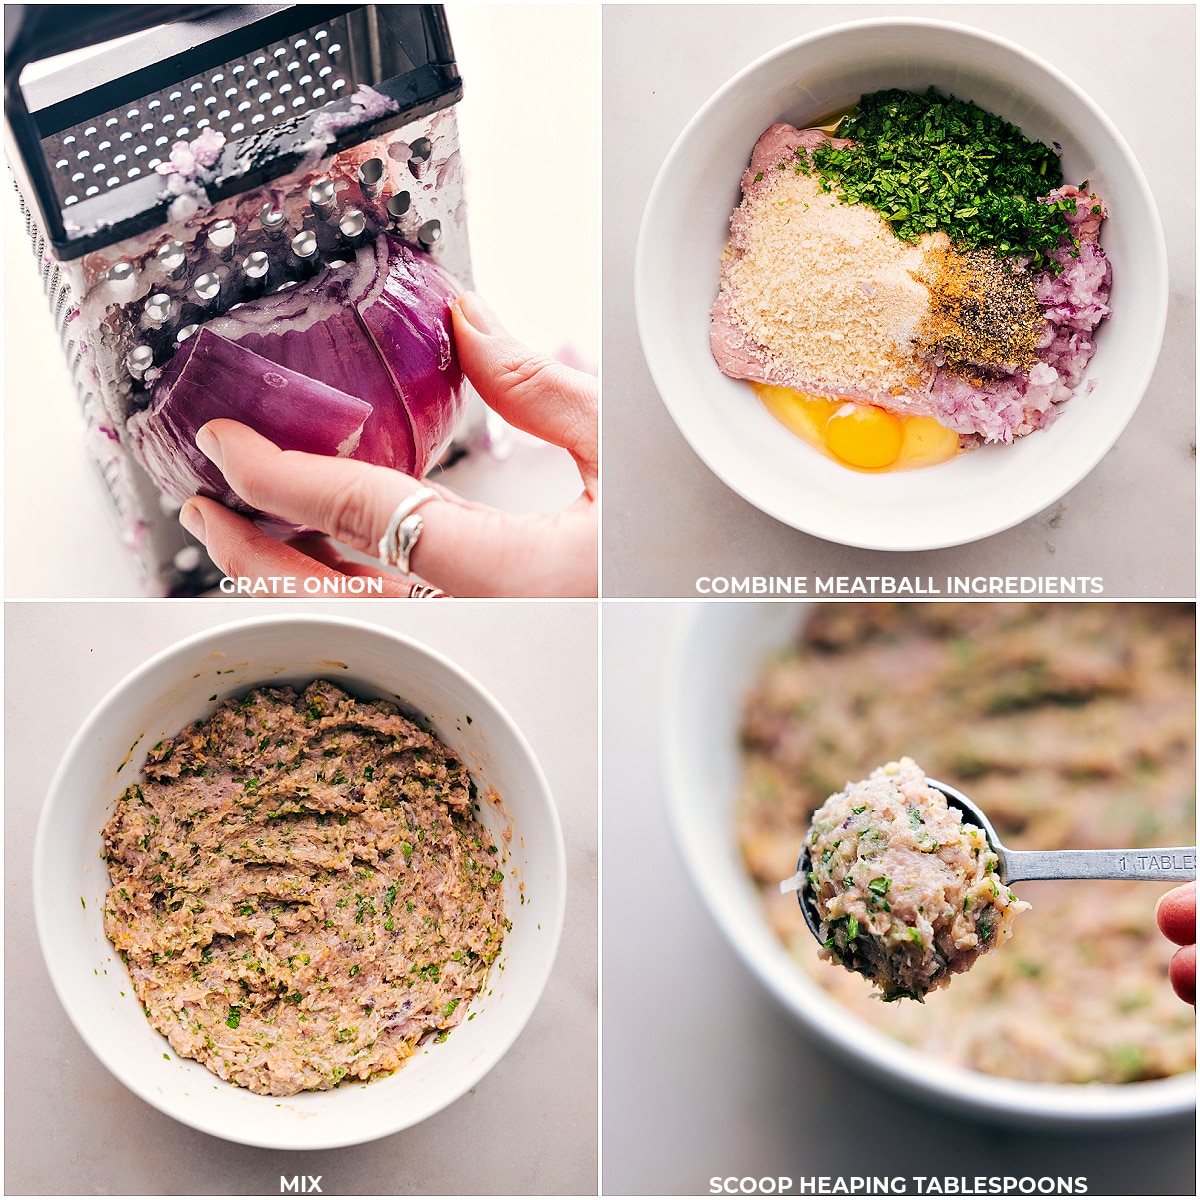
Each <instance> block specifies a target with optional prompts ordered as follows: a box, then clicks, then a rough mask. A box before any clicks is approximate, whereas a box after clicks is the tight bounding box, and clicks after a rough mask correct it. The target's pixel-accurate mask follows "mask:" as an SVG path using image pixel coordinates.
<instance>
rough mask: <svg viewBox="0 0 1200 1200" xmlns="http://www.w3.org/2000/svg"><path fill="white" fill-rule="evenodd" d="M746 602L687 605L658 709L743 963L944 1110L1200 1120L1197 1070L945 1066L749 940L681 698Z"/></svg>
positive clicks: (696, 845) (1044, 1119) (692, 850)
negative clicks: (729, 610) (1066, 1077)
mask: <svg viewBox="0 0 1200 1200" xmlns="http://www.w3.org/2000/svg"><path fill="white" fill-rule="evenodd" d="M746 603H748V602H746V601H736V600H714V601H706V602H705V603H704V604H697V603H693V604H691V605H689V608H690V609H691V611H689V612H686V613H685V614H684V615H683V618H682V619H681V620H680V621H679V622H678V623H677V624H676V625H675V627H674V628H673V629H672V630H671V633H670V642H669V644H668V646H667V655H666V669H665V673H664V686H663V688H662V690H661V692H660V712H659V719H660V722H661V724H660V729H661V730H662V734H663V737H662V740H663V744H664V752H663V757H662V768H661V769H662V775H663V781H664V785H665V786H664V789H663V790H664V795H665V804H666V808H667V816H668V821H669V824H670V826H671V829H672V832H673V833H674V835H675V838H676V841H677V843H678V845H679V848H680V852H681V856H682V858H683V860H684V862H685V864H686V865H687V870H688V874H689V875H690V876H691V879H692V883H693V884H694V886H695V888H696V890H697V892H699V894H700V897H701V899H702V900H703V901H704V905H705V907H706V908H707V909H708V911H709V914H710V915H711V916H712V918H713V920H714V921H715V922H716V924H717V926H718V928H719V929H720V930H721V932H722V934H723V935H724V937H725V939H726V941H728V942H729V944H730V945H731V946H732V947H733V949H734V951H735V953H737V955H738V957H739V958H741V960H742V962H743V963H744V964H745V965H746V966H747V967H748V968H749V969H750V971H751V972H752V973H753V974H754V975H755V976H756V977H757V978H758V979H759V980H760V981H761V982H762V983H763V984H765V985H766V987H767V989H768V990H769V991H770V992H771V993H772V995H774V996H775V998H776V999H777V1000H778V1001H779V1002H780V1003H781V1004H782V1005H783V1006H784V1007H785V1008H787V1009H788V1010H789V1011H790V1012H791V1013H792V1015H793V1016H794V1017H795V1018H796V1019H797V1020H798V1021H799V1022H800V1023H801V1025H803V1026H804V1027H805V1028H806V1029H807V1030H808V1031H809V1032H810V1033H811V1034H813V1035H815V1036H816V1037H817V1038H819V1039H822V1040H824V1041H827V1042H830V1043H832V1045H833V1046H834V1048H835V1049H836V1050H837V1051H838V1052H839V1053H840V1054H842V1055H844V1056H845V1057H846V1058H848V1059H850V1060H851V1061H853V1062H854V1063H855V1064H856V1065H857V1066H858V1067H859V1068H860V1069H863V1070H865V1071H867V1072H868V1073H869V1074H871V1075H873V1076H875V1077H877V1078H880V1079H883V1080H885V1081H886V1082H887V1083H889V1084H890V1085H891V1086H892V1087H893V1088H897V1087H899V1088H908V1089H912V1090H914V1091H916V1092H918V1093H921V1094H923V1095H924V1096H925V1097H926V1098H927V1099H929V1100H931V1101H933V1102H935V1103H937V1104H939V1105H941V1106H942V1107H953V1108H954V1109H956V1110H957V1111H958V1112H960V1113H973V1114H975V1115H977V1116H980V1117H983V1118H986V1119H989V1120H993V1121H998V1122H1001V1123H1012V1124H1017V1125H1031V1124H1034V1123H1036V1124H1038V1125H1053V1126H1058V1127H1069V1126H1075V1127H1094V1128H1098V1127H1104V1126H1108V1125H1112V1124H1115V1123H1118V1122H1128V1121H1138V1122H1144V1121H1161V1120H1164V1119H1171V1118H1181V1117H1185V1116H1187V1115H1188V1114H1190V1113H1193V1112H1194V1111H1195V1107H1196V1075H1195V1072H1191V1073H1188V1074H1185V1075H1174V1076H1171V1077H1170V1078H1168V1079H1155V1080H1150V1081H1146V1082H1142V1083H1131V1084H1096V1083H1091V1084H1061V1083H1035V1082H1032V1081H1028V1080H1016V1079H1005V1078H1002V1077H1000V1076H996V1075H985V1074H983V1073H982V1072H977V1071H971V1070H968V1069H966V1068H965V1067H957V1066H952V1065H950V1064H948V1063H943V1062H940V1061H938V1060H937V1059H935V1058H933V1057H932V1056H930V1055H925V1054H922V1053H921V1052H920V1051H917V1050H914V1049H912V1048H910V1047H908V1046H905V1045H904V1044H903V1043H901V1042H898V1041H895V1040H893V1039H892V1038H890V1037H888V1036H887V1035H886V1034H883V1033H881V1032H880V1031H879V1030H877V1029H875V1028H874V1027H872V1026H870V1025H868V1024H867V1023H866V1022H865V1021H862V1020H861V1019H860V1018H858V1017H856V1016H855V1015H854V1014H853V1013H851V1012H850V1011H849V1010H848V1009H846V1008H844V1007H843V1006H842V1005H840V1004H839V1003H838V1002H837V1001H836V1000H834V999H833V998H832V997H830V996H828V995H827V994H826V993H825V992H823V991H822V990H821V988H820V986H819V985H818V984H816V983H815V982H813V981H812V980H810V979H809V978H808V976H806V975H805V974H804V972H803V969H802V968H801V967H800V965H799V964H798V963H796V962H794V961H793V960H792V959H791V958H790V956H789V955H788V953H787V950H786V949H785V948H784V946H783V945H782V943H780V942H779V941H778V939H776V938H775V935H774V934H773V933H771V931H770V930H769V928H768V927H767V924H766V920H765V918H763V917H762V916H761V915H759V916H758V922H757V924H758V926H759V927H760V930H758V931H756V932H761V934H762V937H761V938H759V939H758V942H757V945H756V944H755V943H754V942H753V941H752V940H751V939H748V938H747V937H746V934H747V933H748V932H751V931H750V930H749V927H748V926H747V924H746V923H745V922H744V921H742V920H741V919H740V917H739V916H738V914H737V913H736V912H735V911H734V906H733V905H731V904H729V903H727V902H725V900H724V899H723V894H722V889H721V887H720V886H719V884H718V882H717V881H716V879H715V878H714V873H713V866H712V861H711V856H710V854H709V852H708V848H707V845H706V842H705V839H704V837H703V836H702V835H701V833H700V832H699V831H698V829H697V827H696V824H695V821H694V819H693V815H692V814H693V812H694V811H695V805H694V803H693V801H692V798H691V792H690V789H689V788H688V787H687V786H686V785H685V774H684V772H685V767H684V761H685V734H684V730H683V728H682V726H681V723H680V719H679V718H680V713H681V710H682V705H681V704H680V703H679V700H678V693H679V689H680V687H681V685H682V682H683V680H684V676H685V671H684V666H685V664H686V663H687V661H688V660H689V659H690V658H691V657H692V656H693V655H694V654H695V653H696V652H697V647H698V646H700V645H702V644H703V643H702V641H701V639H700V637H699V635H700V632H701V630H702V622H703V621H704V620H705V617H704V609H705V608H706V607H707V606H708V605H722V604H742V605H744V604H746ZM761 603H763V604H787V603H788V601H772V600H764V601H762V602H761ZM730 800H731V802H732V797H730Z"/></svg>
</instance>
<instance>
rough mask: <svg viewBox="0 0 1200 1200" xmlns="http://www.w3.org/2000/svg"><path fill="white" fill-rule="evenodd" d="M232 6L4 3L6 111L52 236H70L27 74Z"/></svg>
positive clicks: (60, 237)
mask: <svg viewBox="0 0 1200 1200" xmlns="http://www.w3.org/2000/svg"><path fill="white" fill-rule="evenodd" d="M226 7H228V5H207V4H146V5H141V4H59V5H53V4H13V5H5V7H4V109H5V116H6V118H7V120H8V125H9V128H10V130H11V131H12V136H13V139H14V141H15V142H16V143H17V149H18V151H19V152H20V157H21V161H22V164H23V166H24V169H25V172H26V174H27V176H28V180H29V184H30V186H31V187H32V189H33V192H34V194H35V195H36V196H37V197H38V200H39V201H40V203H39V205H38V207H39V209H40V210H41V217H42V221H43V224H44V227H45V230H46V232H47V233H48V234H49V236H50V240H51V241H52V242H54V243H58V242H61V241H62V240H63V237H64V234H65V228H64V224H63V219H62V214H61V212H60V211H59V210H58V206H57V205H55V204H52V203H50V202H49V201H50V198H51V197H53V195H54V184H53V182H52V181H51V178H50V169H49V167H48V166H47V164H46V160H45V158H44V156H43V155H42V152H41V140H40V134H39V132H38V129H37V126H36V124H35V122H34V120H33V118H32V117H31V116H30V115H29V108H28V106H27V105H26V103H25V95H24V93H23V92H22V91H21V72H22V71H23V70H24V69H25V67H26V66H28V65H29V63H31V62H39V61H41V60H42V59H45V58H51V57H53V56H54V55H56V54H65V53H67V52H68V51H70V50H78V49H80V48H81V47H83V46H92V45H95V44H97V43H99V42H105V41H110V40H111V39H113V38H118V37H125V36H127V35H128V34H131V33H140V32H142V31H143V30H145V29H149V28H151V27H152V26H154V25H161V24H162V23H163V22H164V21H186V20H189V19H190V18H192V17H195V16H200V15H201V14H204V13H206V12H207V13H212V12H214V11H216V10H218V9H220V8H226Z"/></svg>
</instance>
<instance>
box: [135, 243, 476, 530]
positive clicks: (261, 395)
mask: <svg viewBox="0 0 1200 1200" xmlns="http://www.w3.org/2000/svg"><path fill="white" fill-rule="evenodd" d="M458 292H459V288H458V287H457V286H456V285H455V283H454V281H453V280H452V279H451V278H450V276H449V275H447V274H446V272H445V271H443V270H442V268H441V267H439V266H438V265H437V264H436V263H435V262H433V260H432V259H430V258H428V257H427V256H426V255H424V254H421V253H419V252H417V251H415V250H413V249H411V248H410V247H409V246H407V245H405V243H404V242H402V241H400V239H399V238H395V237H392V236H391V235H390V234H381V235H380V236H379V237H378V238H377V239H376V240H375V242H374V243H373V244H372V245H369V246H365V247H363V248H362V249H361V250H360V251H359V252H358V256H357V258H356V259H355V260H354V262H352V263H349V264H347V265H346V266H344V267H341V268H339V269H337V270H327V271H324V272H323V273H322V274H320V275H318V276H316V277H315V278H313V279H310V280H308V281H307V282H305V283H302V284H299V285H298V286H296V287H294V288H289V289H288V290H287V291H283V292H277V293H275V294H274V295H271V296H265V297H262V298H261V299H258V300H255V301H252V302H250V303H247V304H244V305H242V306H241V307H240V308H238V309H236V310H235V311H233V312H230V313H226V314H225V315H224V316H222V317H217V318H215V319H214V320H212V321H209V322H208V323H207V324H206V325H204V326H203V327H202V328H201V330H200V331H199V333H198V334H197V335H196V336H195V337H194V338H193V339H192V340H191V341H190V342H187V343H185V344H184V346H183V347H182V348H181V349H180V350H179V351H178V352H177V353H176V355H175V357H174V358H173V359H172V360H171V362H170V363H169V364H168V365H167V367H166V368H165V370H164V371H163V373H162V376H161V377H160V378H159V380H158V381H157V383H156V384H155V386H154V392H153V395H152V397H151V401H150V405H149V407H148V408H146V409H145V410H143V411H141V412H138V413H135V414H134V415H133V416H131V417H130V418H129V422H128V432H129V436H130V440H131V442H132V444H133V448H134V451H135V453H136V454H137V456H138V458H139V460H140V461H141V463H142V465H143V466H144V467H145V468H146V470H147V472H148V473H149V475H150V477H151V479H153V480H154V482H155V484H157V486H158V487H159V488H161V489H162V490H163V491H164V492H165V493H166V494H167V495H168V496H170V497H171V498H172V499H173V500H175V501H177V502H179V503H182V502H183V501H184V500H186V499H187V498H188V497H189V496H194V495H197V494H199V495H204V496H210V497H212V498H213V499H216V500H220V501H221V502H222V503H225V504H227V505H229V506H230V507H233V508H237V509H239V510H240V511H242V512H245V513H248V514H249V515H251V516H255V517H256V518H260V519H259V523H260V525H262V527H263V528H264V529H267V530H268V531H270V532H281V531H286V530H287V529H291V528H293V527H291V526H285V525H284V524H283V523H282V522H280V521H278V520H275V519H262V517H263V515H262V514H259V513H257V512H255V511H254V510H252V509H250V508H249V507H248V506H247V505H245V504H243V503H242V502H241V501H240V500H238V499H237V497H236V496H235V495H234V494H233V492H232V490H231V489H230V488H229V485H228V484H227V483H226V481H225V479H224V477H223V476H222V475H221V473H220V471H218V470H217V468H216V467H215V466H214V465H213V464H212V463H211V462H209V460H208V459H207V458H205V457H204V456H203V455H202V454H201V453H200V452H199V451H198V450H197V449H196V443H195V437H196V432H197V430H199V429H200V427H201V426H202V425H204V424H205V422H207V421H210V420H212V419H214V418H215V417H231V418H233V419H235V420H238V421H242V422H244V423H245V424H247V425H249V426H250V427H251V428H253V429H255V430H256V431H257V432H259V433H261V434H262V435H263V436H264V437H266V438H269V439H270V440H271V441H273V442H274V443H275V444H276V445H277V446H279V447H280V448H281V449H284V450H306V451H309V452H310V453H315V454H328V455H334V454H339V455H349V456H350V457H351V458H357V459H360V460H362V461H364V462H370V463H375V464H377V465H380V466H387V467H394V468H395V469H396V470H399V471H403V472H405V473H406V474H408V475H416V476H420V475H421V474H423V473H424V471H425V470H426V469H427V468H428V466H429V465H430V464H431V463H432V462H433V461H434V460H435V459H436V457H437V455H438V454H440V453H441V451H442V450H443V449H444V448H445V446H446V444H447V442H448V441H449V440H450V437H451V435H452V434H453V432H454V428H455V425H456V424H457V422H458V418H459V416H460V415H461V412H462V409H463V406H464V404H465V396H464V390H465V389H464V386H463V377H462V370H461V368H460V367H459V364H458V357H457V355H456V354H455V352H454V345H453V341H452V339H451V332H450V302H451V301H452V300H453V299H454V297H455V296H456V295H457V294H458ZM272 366H273V367H274V368H275V369H274V370H272V369H271V368H272ZM272 376H273V378H272ZM277 380H283V381H284V385H283V386H280V385H279V384H278V383H277V382H276V381H277ZM355 431H357V434H358V436H357V437H354V436H353V435H354V433H355Z"/></svg>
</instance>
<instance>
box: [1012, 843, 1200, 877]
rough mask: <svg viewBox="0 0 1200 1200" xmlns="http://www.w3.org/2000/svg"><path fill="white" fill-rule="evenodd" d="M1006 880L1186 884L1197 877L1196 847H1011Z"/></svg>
mask: <svg viewBox="0 0 1200 1200" xmlns="http://www.w3.org/2000/svg"><path fill="white" fill-rule="evenodd" d="M1004 866H1005V880H1004V882H1005V883H1009V884H1012V883H1016V882H1017V881H1018V880H1021V879H1159V880H1166V881H1169V882H1172V883H1186V882H1187V881H1188V880H1189V879H1195V878H1196V848H1195V847H1194V846H1170V847H1165V848H1161V849H1156V850H1008V851H1006V852H1005V855H1004Z"/></svg>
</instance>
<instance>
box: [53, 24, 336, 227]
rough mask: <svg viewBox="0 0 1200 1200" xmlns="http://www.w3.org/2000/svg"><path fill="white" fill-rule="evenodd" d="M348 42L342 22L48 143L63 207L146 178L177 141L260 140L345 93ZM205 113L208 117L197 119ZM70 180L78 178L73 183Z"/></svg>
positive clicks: (142, 100) (98, 117)
mask: <svg viewBox="0 0 1200 1200" xmlns="http://www.w3.org/2000/svg"><path fill="white" fill-rule="evenodd" d="M343 37H346V38H347V41H346V42H343V41H342V38H343ZM349 42H350V39H349V31H348V28H347V26H346V22H345V19H344V18H341V17H339V18H336V19H335V20H334V21H333V22H331V24H329V25H327V26H321V27H315V28H312V29H309V30H306V31H304V33H303V35H302V36H300V37H297V38H295V39H294V40H289V41H286V42H276V43H273V44H271V45H268V46H265V47H263V48H262V49H261V50H257V51H253V52H251V53H250V54H248V55H247V56H246V57H245V58H243V59H240V60H238V61H235V62H230V63H225V64H223V65H221V66H218V67H210V68H209V69H208V71H207V72H206V73H204V74H203V75H194V76H191V77H190V78H187V79H180V80H178V82H176V83H172V84H168V85H167V87H165V88H164V89H163V90H162V91H160V92H156V93H152V94H148V95H146V96H143V97H141V98H139V99H137V100H133V101H128V100H127V101H126V102H125V104H124V105H123V106H122V107H121V108H119V109H115V110H110V111H109V112H103V113H97V114H96V115H95V116H92V117H90V118H87V121H86V124H84V123H81V124H80V125H78V126H76V127H75V128H73V129H70V130H63V131H62V132H61V133H60V134H57V135H52V136H50V137H47V138H44V139H43V146H44V147H45V161H46V163H47V165H50V164H54V179H55V188H56V191H57V192H58V194H59V196H60V198H61V199H62V201H63V202H65V200H66V197H67V195H72V196H76V203H77V202H78V201H79V200H80V199H82V194H81V192H82V189H84V188H86V187H87V186H88V185H90V184H102V185H103V186H107V187H113V186H116V185H114V184H113V182H112V181H113V180H114V179H116V180H118V181H119V182H120V183H123V182H124V181H125V179H126V178H133V177H134V176H133V174H132V172H134V171H136V172H137V173H138V174H139V175H142V174H145V173H146V170H147V167H148V166H149V165H150V164H151V163H153V164H155V165H161V162H162V161H163V159H165V158H166V155H167V152H168V147H169V146H170V144H171V143H172V142H174V141H176V140H191V139H192V138H194V137H195V135H196V133H198V132H199V131H200V130H202V129H205V128H213V129H217V130H219V131H220V132H222V133H224V134H225V135H226V136H227V137H231V138H239V137H246V136H247V135H248V134H253V135H254V136H261V135H262V134H263V133H264V132H266V131H267V130H269V129H270V128H271V127H272V126H273V125H275V124H276V123H277V122H279V121H286V120H289V119H295V117H299V116H301V115H302V114H303V113H304V110H305V109H306V108H310V107H312V108H315V107H318V106H320V105H322V104H325V103H328V102H329V101H330V100H332V99H334V98H336V97H338V96H345V95H346V94H347V92H348V90H350V89H348V88H347V84H349V85H351V88H352V87H353V85H354V77H353V76H347V74H346V73H345V72H344V71H343V70H342V66H341V64H340V63H339V62H338V61H337V59H336V58H335V57H334V56H335V55H338V56H341V57H343V58H344V57H345V49H344V47H345V46H347V45H349ZM199 114H206V115H205V116H203V117H202V118H201V119H199V120H198V119H197V116H198V115H199ZM293 114H294V116H293ZM72 175H77V176H79V177H80V178H79V179H77V180H74V181H72V180H71V178H70V177H71V176H72Z"/></svg>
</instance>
